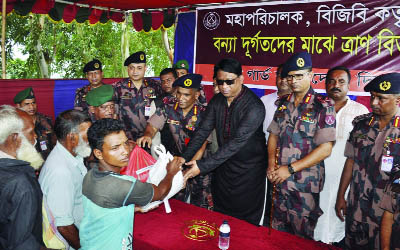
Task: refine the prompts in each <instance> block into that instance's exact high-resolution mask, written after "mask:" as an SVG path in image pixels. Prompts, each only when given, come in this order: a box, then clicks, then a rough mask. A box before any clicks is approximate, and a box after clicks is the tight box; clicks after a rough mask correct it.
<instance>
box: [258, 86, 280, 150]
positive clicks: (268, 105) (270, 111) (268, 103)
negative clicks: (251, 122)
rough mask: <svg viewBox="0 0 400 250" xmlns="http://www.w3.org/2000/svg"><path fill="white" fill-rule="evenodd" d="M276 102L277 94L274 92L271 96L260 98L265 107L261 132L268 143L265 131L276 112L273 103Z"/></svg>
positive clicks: (267, 134)
mask: <svg viewBox="0 0 400 250" xmlns="http://www.w3.org/2000/svg"><path fill="white" fill-rule="evenodd" d="M276 100H278V92H274V93H272V94H268V95H265V96H263V97H261V101H262V102H263V103H264V106H265V119H264V123H263V131H264V133H265V139H266V140H267V143H268V136H269V133H268V131H267V129H268V127H269V124H270V123H271V122H272V119H273V118H274V114H275V111H276V106H275V102H276Z"/></svg>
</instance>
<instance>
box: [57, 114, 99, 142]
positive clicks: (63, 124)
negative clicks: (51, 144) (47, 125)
mask: <svg viewBox="0 0 400 250" xmlns="http://www.w3.org/2000/svg"><path fill="white" fill-rule="evenodd" d="M91 121H92V120H91V119H90V117H89V116H88V115H87V114H86V113H84V112H81V111H79V110H74V109H71V110H66V111H64V112H62V113H61V114H59V115H58V117H57V119H56V122H55V124H54V132H55V134H56V136H57V139H58V140H60V141H64V140H65V139H66V138H67V135H68V134H70V133H79V125H80V124H82V123H84V122H91Z"/></svg>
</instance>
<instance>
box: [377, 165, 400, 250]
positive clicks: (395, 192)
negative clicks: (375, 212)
mask: <svg viewBox="0 0 400 250" xmlns="http://www.w3.org/2000/svg"><path fill="white" fill-rule="evenodd" d="M380 207H381V208H382V209H383V210H384V212H383V216H382V221H381V229H380V231H381V233H380V241H381V250H390V249H396V250H399V249H400V238H399V237H398V235H399V234H400V166H399V165H398V166H393V169H392V172H391V177H390V181H389V184H388V185H387V186H386V188H385V193H384V195H383V198H382V202H381V206H380ZM392 236H393V237H392Z"/></svg>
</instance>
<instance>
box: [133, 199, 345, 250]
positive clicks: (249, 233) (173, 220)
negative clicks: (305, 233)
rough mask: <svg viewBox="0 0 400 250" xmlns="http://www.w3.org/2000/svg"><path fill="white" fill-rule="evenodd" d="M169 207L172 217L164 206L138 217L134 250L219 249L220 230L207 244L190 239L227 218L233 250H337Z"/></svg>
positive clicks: (189, 208)
mask: <svg viewBox="0 0 400 250" xmlns="http://www.w3.org/2000/svg"><path fill="white" fill-rule="evenodd" d="M170 204H171V208H172V213H170V214H166V213H165V209H164V205H160V207H159V208H157V209H155V210H154V211H150V212H148V213H145V214H141V213H136V214H135V226H134V244H133V245H134V249H139V250H142V249H175V250H176V249H201V250H204V249H218V231H216V232H215V235H216V237H215V238H213V239H209V240H206V241H199V240H193V239H189V238H188V237H191V236H190V235H193V234H194V235H196V230H195V229H199V230H197V235H198V236H199V238H198V239H203V238H202V237H201V236H203V235H204V234H205V231H206V232H208V233H210V232H212V230H208V229H207V228H210V227H209V226H207V225H212V224H215V225H216V227H217V228H218V227H219V226H220V224H221V223H222V221H223V220H225V219H226V220H228V222H229V225H230V227H231V240H230V247H229V249H230V250H234V249H241V250H243V249H245V250H247V249H248V250H253V249H271V250H272V249H288V250H296V249H299V250H309V249H337V248H335V247H332V246H329V245H326V244H322V243H318V242H315V241H312V240H305V239H302V238H300V237H297V236H294V235H291V234H288V233H284V232H279V231H276V230H273V229H272V230H271V234H270V235H268V230H269V229H268V228H266V227H257V226H254V225H252V224H250V223H247V222H245V221H243V220H239V219H236V218H233V217H230V216H227V215H224V214H221V213H217V212H212V211H208V210H206V209H203V208H199V207H196V206H192V205H189V204H186V203H183V202H180V201H177V200H174V199H171V200H170ZM193 220H195V221H196V223H194V221H193ZM204 221H205V222H206V224H205V223H204ZM196 225H197V226H198V225H200V227H197V228H196ZM190 226H192V228H193V230H191V231H190V230H189V229H190ZM203 226H206V227H203ZM204 229H205V231H204ZM189 231H190V232H189ZM185 235H186V236H185ZM192 237H193V236H192ZM206 238H211V237H210V236H208V237H206Z"/></svg>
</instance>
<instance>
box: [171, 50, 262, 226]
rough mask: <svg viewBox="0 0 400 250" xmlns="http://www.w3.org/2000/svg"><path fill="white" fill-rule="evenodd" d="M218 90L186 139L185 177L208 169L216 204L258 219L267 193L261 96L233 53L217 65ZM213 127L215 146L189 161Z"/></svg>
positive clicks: (182, 160)
mask: <svg viewBox="0 0 400 250" xmlns="http://www.w3.org/2000/svg"><path fill="white" fill-rule="evenodd" d="M216 71H217V77H216V82H217V84H218V88H219V90H220V93H219V94H217V95H215V96H214V97H213V98H212V99H211V101H210V103H209V104H208V107H207V110H206V113H205V115H204V117H205V119H204V120H203V121H202V123H201V124H200V127H199V128H198V130H197V131H196V133H195V135H194V137H193V138H192V140H191V141H190V142H189V144H188V147H187V149H186V151H185V152H184V153H183V154H182V157H176V158H175V161H178V162H179V163H180V164H183V163H185V162H186V164H185V165H186V166H187V167H188V169H187V170H186V172H185V180H187V179H188V178H192V177H194V176H196V175H198V174H206V173H208V172H210V171H212V170H215V171H214V176H215V178H214V179H213V180H212V186H211V187H212V188H211V189H212V195H213V200H214V210H215V211H218V212H221V213H224V214H228V215H231V216H234V217H236V218H239V219H243V220H246V221H248V222H250V223H252V224H256V225H258V224H259V222H260V219H261V216H262V213H263V206H264V199H265V175H266V169H267V147H266V143H265V135H264V133H263V130H262V125H263V121H264V116H265V108H264V105H263V103H262V102H261V100H260V98H258V97H257V95H255V94H254V93H253V92H252V91H251V90H250V89H249V88H247V87H246V86H244V85H243V79H244V77H243V75H242V66H241V64H240V62H238V61H237V60H235V59H230V58H228V59H223V60H221V61H220V62H219V63H218V64H217V65H216ZM213 129H216V134H217V140H218V145H219V148H218V150H217V151H216V152H215V153H213V154H211V155H210V156H209V157H207V158H204V159H201V160H198V161H190V162H188V161H189V160H190V159H192V157H193V155H194V154H195V153H196V152H197V151H198V149H199V148H200V147H201V146H202V145H203V143H204V141H205V140H206V139H207V137H208V136H209V135H210V133H211V132H212V131H213Z"/></svg>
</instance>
